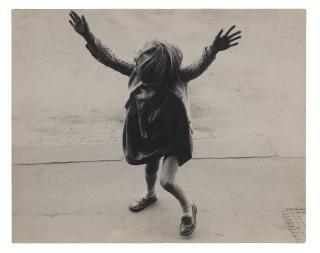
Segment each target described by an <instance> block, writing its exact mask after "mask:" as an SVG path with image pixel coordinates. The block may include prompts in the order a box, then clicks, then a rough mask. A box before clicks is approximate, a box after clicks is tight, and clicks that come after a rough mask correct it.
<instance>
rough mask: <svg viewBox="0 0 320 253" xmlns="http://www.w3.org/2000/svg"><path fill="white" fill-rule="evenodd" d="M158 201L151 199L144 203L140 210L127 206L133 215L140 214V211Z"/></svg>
mask: <svg viewBox="0 0 320 253" xmlns="http://www.w3.org/2000/svg"><path fill="white" fill-rule="evenodd" d="M157 200H158V198H157V197H156V198H153V199H150V200H149V202H146V204H145V206H143V207H142V208H132V207H131V206H129V210H130V211H132V212H134V213H137V212H140V211H142V210H143V209H145V208H146V207H148V206H150V205H152V204H153V203H154V202H156V201H157Z"/></svg>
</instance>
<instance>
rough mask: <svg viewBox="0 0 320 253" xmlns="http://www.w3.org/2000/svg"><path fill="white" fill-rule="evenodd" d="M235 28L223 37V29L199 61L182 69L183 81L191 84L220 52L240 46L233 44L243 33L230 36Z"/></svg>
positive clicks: (206, 48) (236, 43)
mask: <svg viewBox="0 0 320 253" xmlns="http://www.w3.org/2000/svg"><path fill="white" fill-rule="evenodd" d="M234 28H235V26H232V27H231V28H230V29H229V30H228V31H227V32H226V34H225V35H223V36H221V35H222V33H223V30H222V29H221V30H220V32H219V33H218V34H217V36H216V37H215V39H214V41H213V43H212V44H211V45H210V46H208V47H205V49H204V51H203V53H202V56H201V57H200V59H199V60H198V61H196V62H194V63H193V64H191V65H189V66H186V67H183V68H181V69H180V75H181V78H182V80H183V81H185V82H189V81H190V80H192V79H195V78H197V77H198V76H200V75H201V74H202V73H203V72H204V71H205V70H206V69H207V68H208V67H209V65H210V64H211V63H212V62H213V61H214V59H215V58H216V54H217V53H218V52H219V51H223V50H226V49H228V48H230V47H233V46H236V45H238V44H239V43H238V42H235V43H231V42H233V41H235V40H238V39H240V38H241V36H240V35H239V36H237V35H238V34H240V33H241V31H237V32H234V33H232V34H230V32H231V31H232V30H233V29H234Z"/></svg>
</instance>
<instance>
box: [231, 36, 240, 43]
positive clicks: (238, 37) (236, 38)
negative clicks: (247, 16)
mask: <svg viewBox="0 0 320 253" xmlns="http://www.w3.org/2000/svg"><path fill="white" fill-rule="evenodd" d="M240 38H241V36H237V37H235V38H232V39H229V42H232V41H235V40H238V39H240Z"/></svg>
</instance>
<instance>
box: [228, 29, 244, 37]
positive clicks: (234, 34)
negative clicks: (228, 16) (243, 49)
mask: <svg viewBox="0 0 320 253" xmlns="http://www.w3.org/2000/svg"><path fill="white" fill-rule="evenodd" d="M240 33H241V31H237V32H234V33H231V34H230V35H229V36H228V38H229V39H231V38H232V37H234V36H236V35H238V34H240Z"/></svg>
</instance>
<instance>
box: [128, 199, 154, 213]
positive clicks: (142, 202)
mask: <svg viewBox="0 0 320 253" xmlns="http://www.w3.org/2000/svg"><path fill="white" fill-rule="evenodd" d="M156 200H157V195H154V196H153V197H151V198H144V197H141V198H139V199H135V200H134V201H133V202H132V203H131V204H130V205H129V209H130V210H131V211H132V212H139V211H141V210H143V209H144V208H146V207H147V206H150V205H151V204H152V203H154V202H155V201H156Z"/></svg>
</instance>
